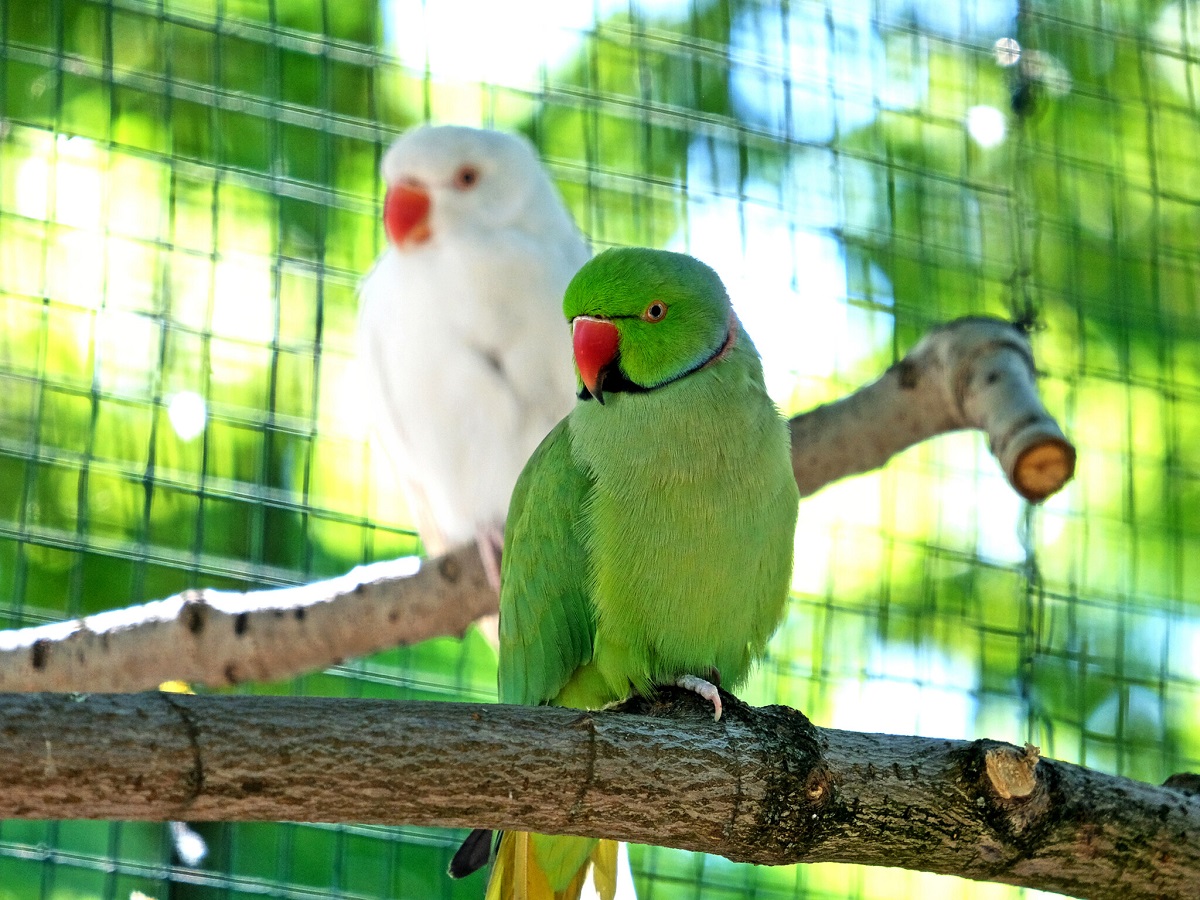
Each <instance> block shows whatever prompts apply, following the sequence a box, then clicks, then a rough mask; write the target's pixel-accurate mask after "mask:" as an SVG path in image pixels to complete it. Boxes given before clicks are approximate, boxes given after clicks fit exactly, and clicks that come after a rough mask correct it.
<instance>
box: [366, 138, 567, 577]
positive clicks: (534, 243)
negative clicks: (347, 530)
mask: <svg viewBox="0 0 1200 900" xmlns="http://www.w3.org/2000/svg"><path fill="white" fill-rule="evenodd" d="M382 169H383V178H384V181H385V182H386V184H387V198H386V200H385V202H384V214H383V219H384V225H385V227H386V230H387V236H388V247H387V249H386V250H384V252H383V254H382V255H381V256H380V257H379V259H378V261H377V262H376V263H375V265H374V267H373V268H372V269H371V271H370V272H369V273H368V274H367V276H366V277H365V278H364V279H363V282H362V285H361V287H360V304H359V319H358V356H359V362H360V365H361V366H362V371H363V372H364V373H365V378H366V386H367V389H368V393H369V394H370V407H369V408H370V409H371V410H372V414H373V419H374V423H375V427H376V430H377V432H378V434H379V437H380V438H381V441H382V443H383V446H384V448H385V449H386V451H387V453H388V455H389V457H390V458H391V461H392V463H393V465H394V466H395V467H396V471H397V474H398V476H399V477H400V480H401V483H402V485H403V487H404V491H405V495H406V497H407V499H408V502H409V508H410V512H411V514H412V516H413V517H414V520H415V522H414V524H415V525H416V526H417V530H418V532H419V533H420V535H421V540H422V542H423V543H424V544H425V549H426V552H427V553H429V554H430V555H436V554H439V553H443V552H445V551H446V550H447V549H449V548H451V547H453V546H456V545H458V544H462V543H466V542H468V541H470V540H475V541H477V542H478V545H479V549H480V553H481V555H482V557H483V561H484V568H485V569H486V570H487V572H488V578H489V580H491V582H492V584H493V586H494V587H498V586H499V551H500V548H501V546H502V538H503V527H504V517H505V515H506V514H507V512H508V500H509V495H510V494H511V493H512V489H513V485H514V484H515V483H516V480H517V476H518V475H519V474H520V472H521V469H522V467H523V466H524V465H525V461H526V460H527V459H528V458H529V455H530V454H531V453H532V452H533V450H534V449H535V448H536V447H537V445H538V444H539V443H540V442H541V440H542V438H543V437H545V436H546V434H547V433H548V432H549V431H550V429H551V428H552V427H554V425H556V424H557V423H558V421H559V420H560V419H561V418H562V417H563V416H565V415H566V414H567V412H568V411H569V410H570V408H571V406H572V404H573V402H574V395H575V391H576V383H575V373H574V368H573V365H572V361H571V336H570V331H569V329H568V327H567V325H566V323H565V322H564V320H563V318H562V296H563V291H564V290H565V289H566V286H567V282H568V281H570V280H571V277H572V276H573V275H574V274H575V272H576V270H578V269H579V267H580V266H582V265H583V263H584V262H586V261H587V259H588V257H589V255H590V253H589V250H588V246H587V244H586V243H585V242H584V239H583V237H582V236H581V234H580V232H579V230H578V229H577V228H576V227H575V223H574V221H573V220H572V219H571V216H570V214H569V213H568V212H567V209H566V207H565V206H564V205H563V202H562V199H561V198H560V197H559V195H558V192H557V191H556V190H555V188H554V185H553V184H552V183H551V181H550V179H549V177H548V176H547V174H546V172H545V170H544V169H543V168H542V166H541V163H540V162H539V161H538V158H537V155H536V153H535V152H534V149H533V147H532V145H530V143H529V142H528V141H526V140H525V139H524V138H522V137H518V136H515V135H511V134H503V133H500V132H496V131H483V130H480V129H475V128H463V127H458V126H421V127H417V128H414V129H412V130H410V131H408V132H406V133H405V134H403V135H402V136H401V137H400V138H399V139H398V140H396V142H395V143H394V144H392V146H391V147H390V148H389V149H388V151H387V153H386V154H385V155H384V157H383V166H382Z"/></svg>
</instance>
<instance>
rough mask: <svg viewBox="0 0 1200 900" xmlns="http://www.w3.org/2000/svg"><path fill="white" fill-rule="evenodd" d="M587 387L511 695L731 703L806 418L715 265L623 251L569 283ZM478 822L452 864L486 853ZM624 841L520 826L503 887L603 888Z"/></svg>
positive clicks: (751, 643) (512, 540)
mask: <svg viewBox="0 0 1200 900" xmlns="http://www.w3.org/2000/svg"><path fill="white" fill-rule="evenodd" d="M563 312H564V314H565V315H566V317H567V319H568V320H569V321H570V323H571V328H572V335H573V342H574V349H575V364H576V368H577V370H578V375H579V383H580V391H579V399H578V401H577V402H576V404H575V407H574V408H573V409H572V410H571V412H570V413H569V414H568V416H567V417H566V418H565V419H563V420H562V421H561V422H559V424H558V425H557V426H556V427H555V428H554V430H553V431H551V432H550V434H549V435H547V437H546V439H545V440H544V441H542V443H541V445H540V446H539V447H538V448H537V450H535V451H534V453H533V456H532V457H530V459H529V461H528V463H526V465H525V468H524V470H523V472H522V473H521V476H520V478H519V479H518V481H517V484H516V488H515V490H514V492H513V496H512V501H511V504H510V506H509V512H508V520H507V525H506V529H505V541H504V551H503V555H502V557H501V591H500V672H499V681H500V702H502V703H523V704H553V705H556V706H569V707H576V708H583V709H596V708H598V707H602V706H604V705H606V704H609V703H612V702H614V701H619V700H623V699H625V698H627V697H629V696H630V695H631V694H632V693H637V694H641V695H644V696H646V695H652V693H653V692H654V689H655V687H656V686H658V685H670V684H674V685H679V686H681V687H686V688H689V689H691V690H694V691H696V692H697V693H699V694H700V695H701V696H703V697H705V698H706V699H708V700H709V701H710V702H711V703H712V704H713V714H714V718H716V719H720V717H721V699H720V695H719V693H718V691H717V686H718V685H723V686H725V687H726V688H735V687H737V686H738V684H739V683H740V682H741V681H742V680H743V679H744V678H745V677H746V674H747V672H748V671H749V669H750V665H751V663H752V662H753V661H754V660H755V659H756V658H757V657H758V656H759V655H760V654H761V653H762V652H763V649H764V647H765V646H766V643H767V639H768V638H769V637H770V636H771V634H772V632H774V630H775V628H776V626H777V625H778V624H779V621H780V618H781V617H782V615H783V612H784V607H785V605H786V603H787V597H788V588H789V584H790V580H791V572H792V542H793V539H794V533H795V526H796V508H797V505H798V503H799V493H798V490H797V488H796V482H795V480H794V477H793V475H792V464H791V453H790V443H789V435H788V429H787V425H786V423H785V421H784V420H783V419H782V418H781V417H780V415H779V412H778V411H777V410H776V408H775V406H774V404H773V403H772V402H771V399H770V397H768V396H767V392H766V389H765V387H764V385H763V375H762V365H761V362H760V360H759V357H758V352H757V351H756V350H755V349H754V345H753V344H752V343H751V342H750V338H749V337H748V336H747V335H746V333H745V332H744V331H743V330H742V328H741V326H740V325H739V323H738V319H737V316H736V315H735V314H734V312H733V309H732V307H731V305H730V302H729V297H728V295H727V294H726V292H725V288H724V286H723V285H722V284H721V280H720V278H718V276H717V274H716V273H715V272H714V271H713V270H712V269H710V268H709V267H708V266H706V265H705V264H704V263H702V262H700V261H698V260H696V259H693V258H692V257H690V256H686V255H683V254H679V253H669V252H665V251H658V250H647V249H640V248H622V249H613V250H608V251H606V252H604V253H601V254H600V255H598V256H596V257H595V258H594V259H592V260H591V261H590V262H588V263H586V264H584V266H583V268H582V269H580V270H579V272H578V273H577V274H576V275H575V277H574V279H573V280H572V281H571V283H570V284H569V285H568V287H567V291H566V296H565V297H564V299H563ZM490 843H491V836H490V833H489V832H486V831H482V830H481V831H477V832H474V833H472V835H471V837H469V838H468V839H467V841H466V843H464V845H463V847H462V849H460V850H459V852H458V854H456V856H455V859H454V861H453V862H452V863H451V866H450V871H451V874H452V875H456V876H462V875H465V874H468V873H469V872H471V871H474V869H476V868H479V867H480V866H482V865H483V864H484V863H485V862H486V861H487V858H488V854H489V849H490ZM616 850H617V845H616V842H614V841H600V840H596V839H592V838H580V837H570V836H551V835H539V834H525V833H519V832H505V833H504V834H503V835H502V836H501V839H500V841H499V844H498V849H497V850H496V859H495V862H494V864H493V868H492V873H491V878H490V880H489V882H488V890H487V898H488V900H551V898H553V900H570V898H577V897H578V896H579V894H580V890H581V889H582V886H583V883H584V879H585V877H586V875H587V871H588V868H589V867H590V866H592V865H594V866H595V873H594V876H593V877H594V879H595V883H596V886H597V889H598V890H599V892H600V894H601V896H602V897H604V898H605V900H611V898H612V896H613V892H614V890H615V884H616V859H617V853H616Z"/></svg>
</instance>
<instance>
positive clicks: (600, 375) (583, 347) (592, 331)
mask: <svg viewBox="0 0 1200 900" xmlns="http://www.w3.org/2000/svg"><path fill="white" fill-rule="evenodd" d="M571 337H572V340H573V342H574V344H575V365H576V366H578V367H579V377H580V378H582V379H583V385H584V387H586V388H587V389H588V393H589V394H591V395H592V396H593V397H595V398H596V400H598V401H599V402H600V404H601V405H603V403H604V376H605V374H606V372H607V370H608V367H609V366H610V365H611V364H612V361H613V360H614V359H616V358H617V349H618V347H617V326H616V325H614V324H613V323H612V322H610V321H609V320H608V319H595V318H592V317H591V316H576V317H575V318H574V319H572V320H571Z"/></svg>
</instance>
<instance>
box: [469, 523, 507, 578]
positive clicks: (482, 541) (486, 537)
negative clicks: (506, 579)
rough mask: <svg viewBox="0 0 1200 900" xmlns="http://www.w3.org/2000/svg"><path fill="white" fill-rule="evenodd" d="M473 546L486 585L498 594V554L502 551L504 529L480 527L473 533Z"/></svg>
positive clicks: (490, 526)
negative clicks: (474, 546) (476, 552)
mask: <svg viewBox="0 0 1200 900" xmlns="http://www.w3.org/2000/svg"><path fill="white" fill-rule="evenodd" d="M475 544H476V546H478V547H479V558H480V559H481V560H483V571H484V574H486V575H487V580H488V584H490V585H491V586H492V588H493V589H494V590H495V591H496V593H497V594H498V593H500V552H501V551H502V550H503V549H504V529H503V528H499V527H497V526H495V525H480V526H479V528H478V529H477V530H476V532H475Z"/></svg>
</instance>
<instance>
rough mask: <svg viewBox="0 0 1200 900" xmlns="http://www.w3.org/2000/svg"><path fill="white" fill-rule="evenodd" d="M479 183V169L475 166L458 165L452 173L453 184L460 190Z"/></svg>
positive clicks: (465, 189)
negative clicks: (456, 169)
mask: <svg viewBox="0 0 1200 900" xmlns="http://www.w3.org/2000/svg"><path fill="white" fill-rule="evenodd" d="M478 183H479V169H477V168H475V166H459V169H458V171H457V172H455V173H454V186H455V187H456V188H458V189H459V190H460V191H467V190H470V189H471V188H473V187H475V185H476V184H478Z"/></svg>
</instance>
